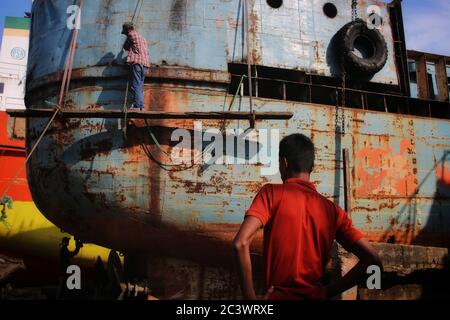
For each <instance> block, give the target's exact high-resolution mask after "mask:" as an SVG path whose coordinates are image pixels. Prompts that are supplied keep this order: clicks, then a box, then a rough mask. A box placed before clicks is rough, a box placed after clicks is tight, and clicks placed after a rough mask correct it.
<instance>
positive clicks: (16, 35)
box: [0, 17, 31, 110]
mask: <svg viewBox="0 0 450 320" xmlns="http://www.w3.org/2000/svg"><path fill="white" fill-rule="evenodd" d="M30 24H31V19H29V18H17V17H6V20H5V27H4V31H3V39H2V46H1V51H0V52H1V53H0V110H5V109H6V107H7V108H8V109H25V104H24V93H25V82H26V81H25V80H26V68H27V61H28V41H29V37H30Z"/></svg>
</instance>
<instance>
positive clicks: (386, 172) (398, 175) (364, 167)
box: [355, 139, 417, 197]
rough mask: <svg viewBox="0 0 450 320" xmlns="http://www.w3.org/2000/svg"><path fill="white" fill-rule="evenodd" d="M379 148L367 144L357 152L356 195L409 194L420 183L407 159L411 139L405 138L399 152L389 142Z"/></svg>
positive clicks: (411, 147) (410, 148) (410, 149)
mask: <svg viewBox="0 0 450 320" xmlns="http://www.w3.org/2000/svg"><path fill="white" fill-rule="evenodd" d="M383 145H384V146H382V147H379V148H373V147H371V146H367V147H364V148H363V149H361V150H358V151H357V152H356V153H355V160H356V165H355V169H356V170H355V172H356V175H357V176H356V180H357V183H356V185H357V186H356V195H357V196H360V197H364V196H370V195H397V196H409V195H411V194H413V193H414V192H415V190H416V187H417V181H416V179H415V176H414V172H416V170H415V169H414V167H413V165H412V164H410V162H409V161H408V153H410V152H411V151H412V149H413V145H412V142H411V141H410V140H408V139H404V140H402V141H401V143H400V153H395V152H394V151H393V149H392V148H391V147H390V146H389V145H388V144H387V143H386V144H385V143H383Z"/></svg>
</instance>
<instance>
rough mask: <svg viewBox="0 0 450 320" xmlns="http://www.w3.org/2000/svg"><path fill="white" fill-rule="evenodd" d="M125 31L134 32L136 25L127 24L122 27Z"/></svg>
mask: <svg viewBox="0 0 450 320" xmlns="http://www.w3.org/2000/svg"><path fill="white" fill-rule="evenodd" d="M122 28H123V29H125V30H128V31H131V30H134V24H133V22H125V23H124V24H123V26H122Z"/></svg>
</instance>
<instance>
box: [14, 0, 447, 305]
mask: <svg viewBox="0 0 450 320" xmlns="http://www.w3.org/2000/svg"><path fill="white" fill-rule="evenodd" d="M68 12H69V13H68ZM79 13H81V16H78V14H79ZM78 17H79V18H80V19H78ZM126 21H133V22H134V24H135V25H136V27H137V29H138V31H139V32H140V33H142V34H143V35H144V37H145V38H146V39H148V42H149V45H150V48H149V49H150V61H151V64H152V66H151V68H150V69H149V71H148V74H147V80H146V83H145V88H144V91H145V110H144V111H143V112H127V111H126V108H127V107H128V106H127V103H126V102H127V100H126V94H127V76H128V70H127V67H126V65H125V63H124V60H123V58H124V55H126V53H124V52H123V51H122V46H123V43H124V41H125V38H124V36H122V35H121V33H120V31H121V26H122V24H123V23H124V22H126ZM62 82H63V85H62ZM447 89H448V88H447ZM26 95H27V96H26V105H27V110H26V112H22V113H18V112H16V113H14V112H13V113H11V114H12V115H16V116H25V117H27V118H28V119H27V126H26V134H27V150H28V152H31V151H33V154H32V157H31V159H30V161H29V162H28V167H27V173H28V182H29V185H30V189H31V193H32V196H33V200H34V202H35V203H36V205H37V207H38V208H39V209H40V210H41V212H43V214H44V215H45V216H46V217H47V218H48V219H49V220H50V221H52V222H53V223H54V224H56V225H57V226H59V227H60V228H62V229H64V230H66V231H67V232H69V233H71V234H74V235H76V236H77V237H79V238H81V239H83V240H84V241H86V242H93V243H96V244H99V245H102V246H107V247H110V248H114V249H115V250H118V251H121V252H123V253H125V257H126V261H129V268H131V269H133V268H134V269H135V272H136V273H139V272H140V273H141V274H143V275H145V276H146V277H148V278H149V279H150V280H151V283H152V285H153V289H154V290H155V292H156V293H157V294H159V295H160V296H164V297H167V296H174V295H175V296H178V297H179V296H180V295H181V297H190V298H226V297H228V298H232V297H236V295H237V294H238V285H237V281H236V278H235V276H234V273H233V271H232V261H233V259H232V250H231V240H232V239H233V237H234V235H235V233H236V231H237V229H238V227H239V225H240V223H241V222H242V219H243V216H244V213H245V210H246V208H248V207H249V205H250V203H251V201H252V198H253V196H254V195H255V193H256V192H257V191H258V190H259V188H260V187H261V186H263V185H264V184H266V183H277V182H280V179H279V176H278V174H277V170H276V169H277V161H278V155H277V149H276V148H277V147H276V146H277V144H278V142H279V139H280V138H281V137H283V136H286V135H288V134H291V133H296V132H301V133H304V134H306V135H308V136H310V137H311V138H312V140H313V142H314V143H315V146H316V151H317V161H316V166H315V169H314V172H313V175H312V180H313V182H314V184H315V185H316V186H317V188H318V190H319V191H320V192H321V193H322V194H324V195H325V196H326V197H328V198H329V199H332V200H333V201H334V202H336V203H338V204H340V205H341V206H342V207H345V208H346V210H347V211H349V212H350V214H351V216H352V218H353V221H354V224H355V225H356V226H357V227H358V228H359V229H361V230H362V231H363V232H364V233H365V235H366V236H367V237H368V238H369V239H370V240H372V241H375V242H381V243H383V242H384V243H391V244H397V245H401V244H410V245H425V246H434V247H444V248H445V247H448V246H449V245H450V220H449V217H450V215H449V212H450V201H449V196H450V183H449V179H448V177H449V170H450V169H449V163H450V162H449V161H450V155H449V150H450V122H449V120H448V119H449V115H450V105H449V103H448V100H447V101H438V100H439V99H436V100H431V99H429V100H424V99H418V98H412V97H411V94H410V81H409V70H408V60H407V52H406V44H405V39H404V32H403V21H402V11H401V2H400V1H393V2H392V3H390V4H386V3H384V2H382V1H376V0H358V1H356V0H342V1H341V0H340V1H331V0H329V1H325V0H320V1H310V0H285V1H281V0H278V1H275V0H267V1H266V0H251V1H238V0H235V1H221V0H203V1H200V0H196V1H185V0H170V1H162V0H157V1H156V0H155V1H141V0H127V1H125V0H109V1H106V0H105V1H104V0H102V1H92V0H85V1H78V2H76V3H75V5H74V1H68V0H63V1H46V0H35V1H34V3H33V9H32V27H31V41H30V54H29V64H28V73H27V88H26ZM447 97H448V95H447ZM55 106H56V108H55ZM124 106H125V110H124ZM49 120H53V121H50V122H49ZM41 137H42V140H41V139H40V138H41ZM219 141H222V142H223V141H227V142H229V144H226V147H225V143H222V144H218V142H219ZM36 143H38V145H37V147H36V148H35V149H34V148H33V147H34V146H35V145H36ZM180 145H181V147H180ZM218 145H219V147H218ZM242 145H243V146H244V147H243V149H239V146H242ZM239 150H240V151H242V152H240V151H239ZM174 154H175V155H179V154H182V155H183V156H182V157H181V156H180V157H179V156H174ZM220 156H222V157H220ZM180 158H182V161H178V160H180ZM211 158H214V161H210V160H211ZM207 160H208V161H207ZM274 168H275V169H274ZM261 239H262V238H261V237H259V241H257V242H256V245H255V247H254V248H253V252H254V253H255V256H258V255H259V254H260V253H261ZM177 294H179V295H177Z"/></svg>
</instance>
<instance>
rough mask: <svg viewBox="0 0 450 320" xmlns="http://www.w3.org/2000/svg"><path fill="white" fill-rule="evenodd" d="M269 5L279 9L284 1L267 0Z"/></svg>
mask: <svg viewBox="0 0 450 320" xmlns="http://www.w3.org/2000/svg"><path fill="white" fill-rule="evenodd" d="M267 4H268V5H269V6H271V7H272V8H274V9H278V8H279V7H281V6H282V5H283V0H267Z"/></svg>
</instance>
